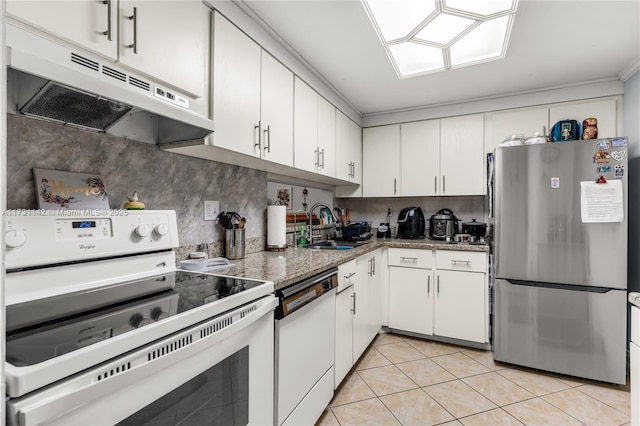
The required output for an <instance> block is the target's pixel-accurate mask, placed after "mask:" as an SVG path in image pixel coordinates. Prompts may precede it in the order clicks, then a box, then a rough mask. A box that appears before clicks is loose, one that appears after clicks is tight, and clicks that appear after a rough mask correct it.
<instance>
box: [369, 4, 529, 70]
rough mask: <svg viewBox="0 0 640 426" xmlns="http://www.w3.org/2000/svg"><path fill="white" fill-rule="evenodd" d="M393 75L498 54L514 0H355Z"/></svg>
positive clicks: (490, 58) (504, 46) (502, 51)
mask: <svg viewBox="0 0 640 426" xmlns="http://www.w3.org/2000/svg"><path fill="white" fill-rule="evenodd" d="M360 1H361V2H362V4H363V6H364V9H365V11H366V12H367V15H369V19H371V23H372V24H373V27H374V28H375V30H376V33H377V34H378V37H379V38H380V41H381V42H382V45H383V46H384V49H385V50H386V52H387V55H388V56H389V59H390V60H391V63H392V64H393V67H394V69H395V70H396V73H397V74H398V77H400V78H407V77H416V76H419V75H424V74H429V73H434V72H439V71H445V70H448V69H450V68H456V67H462V66H468V65H473V64H477V63H481V62H488V61H495V60H497V59H503V58H504V57H505V54H506V51H507V43H508V41H509V35H510V33H511V25H512V23H513V16H514V14H515V11H516V6H517V2H518V0H360Z"/></svg>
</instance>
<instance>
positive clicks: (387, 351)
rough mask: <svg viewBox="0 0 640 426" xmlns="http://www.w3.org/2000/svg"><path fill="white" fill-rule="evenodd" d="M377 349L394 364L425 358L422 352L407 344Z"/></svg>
mask: <svg viewBox="0 0 640 426" xmlns="http://www.w3.org/2000/svg"><path fill="white" fill-rule="evenodd" d="M376 349H377V350H378V351H380V353H381V354H382V355H384V356H385V357H386V358H387V359H388V360H389V361H391V362H392V363H394V364H397V363H399V362H407V361H414V360H416V359H422V358H425V356H424V354H423V353H422V352H420V351H418V350H417V349H416V348H414V347H413V346H411V345H409V344H408V343H406V342H399V343H390V344H388V345H381V346H378V347H376Z"/></svg>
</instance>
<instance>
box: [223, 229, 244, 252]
mask: <svg viewBox="0 0 640 426" xmlns="http://www.w3.org/2000/svg"><path fill="white" fill-rule="evenodd" d="M244 231H245V229H244V228H237V229H227V230H225V253H226V256H227V259H244V246H245V244H244V234H245V232H244Z"/></svg>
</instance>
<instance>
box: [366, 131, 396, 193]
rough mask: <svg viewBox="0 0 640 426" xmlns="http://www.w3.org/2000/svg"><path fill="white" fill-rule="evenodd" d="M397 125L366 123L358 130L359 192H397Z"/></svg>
mask: <svg viewBox="0 0 640 426" xmlns="http://www.w3.org/2000/svg"><path fill="white" fill-rule="evenodd" d="M399 177H400V125H399V124H393V125H389V126H380V127H368V128H366V129H364V130H363V133H362V195H363V196H364V197H393V196H396V195H399V192H398V191H399V189H400V184H401V182H399Z"/></svg>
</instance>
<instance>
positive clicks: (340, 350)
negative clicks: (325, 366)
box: [333, 286, 354, 389]
mask: <svg viewBox="0 0 640 426" xmlns="http://www.w3.org/2000/svg"><path fill="white" fill-rule="evenodd" d="M353 302H354V301H353V286H352V287H349V288H348V289H346V290H344V291H342V292H340V293H338V294H337V295H336V347H335V352H336V354H335V364H334V370H333V371H334V389H336V388H337V387H338V386H339V385H340V383H341V382H342V379H344V378H345V376H346V375H347V373H348V372H349V370H350V369H351V367H352V366H353V328H352V327H353Z"/></svg>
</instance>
